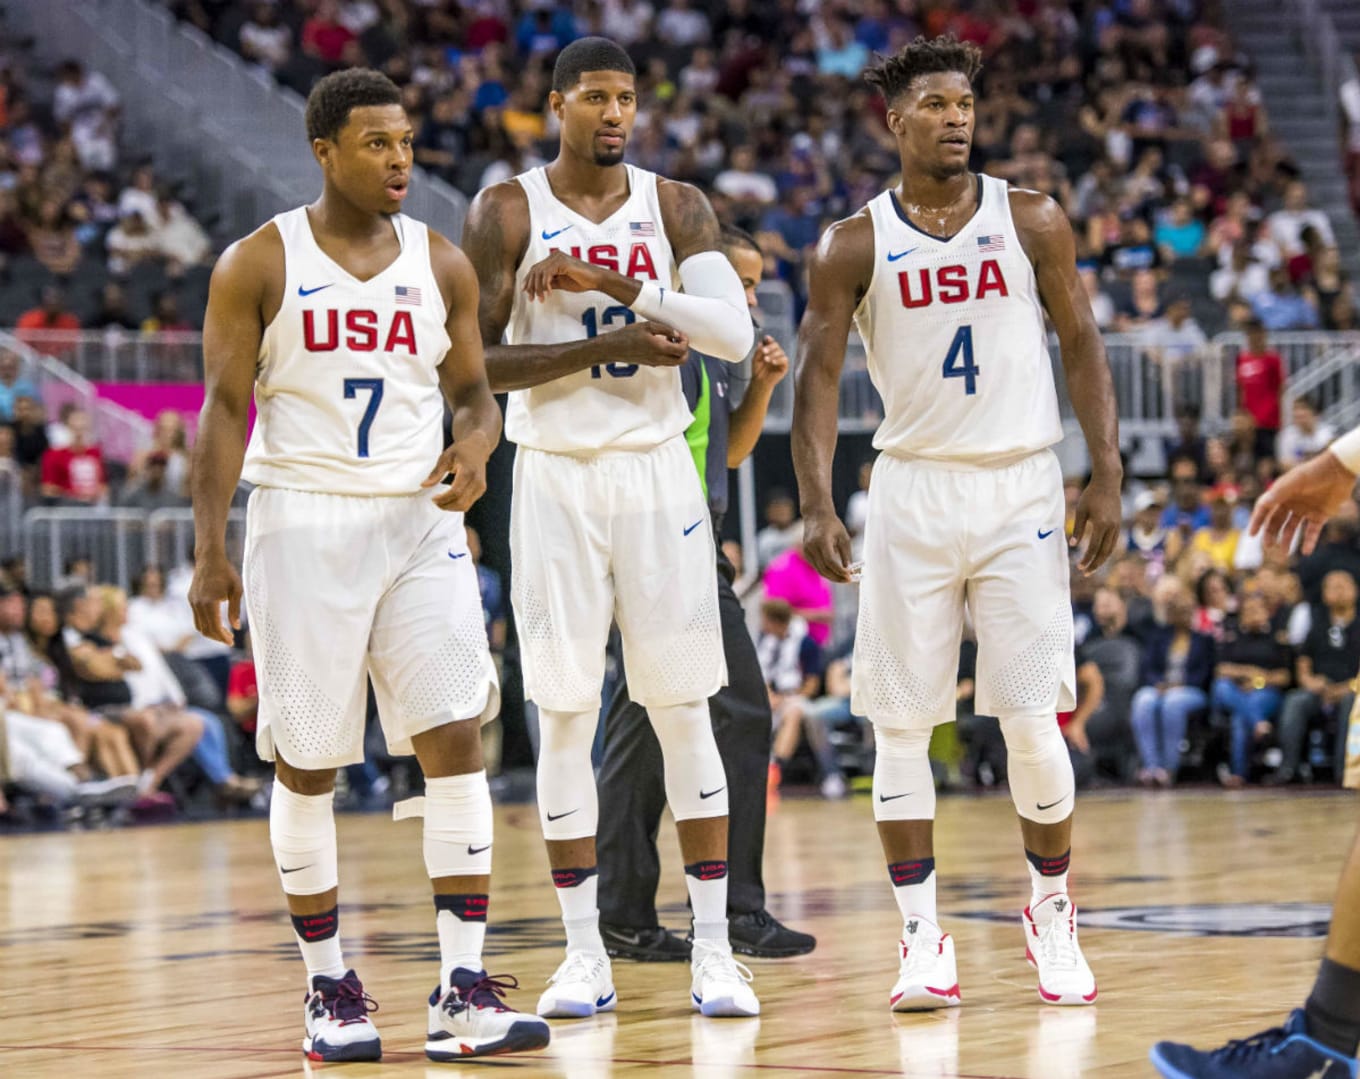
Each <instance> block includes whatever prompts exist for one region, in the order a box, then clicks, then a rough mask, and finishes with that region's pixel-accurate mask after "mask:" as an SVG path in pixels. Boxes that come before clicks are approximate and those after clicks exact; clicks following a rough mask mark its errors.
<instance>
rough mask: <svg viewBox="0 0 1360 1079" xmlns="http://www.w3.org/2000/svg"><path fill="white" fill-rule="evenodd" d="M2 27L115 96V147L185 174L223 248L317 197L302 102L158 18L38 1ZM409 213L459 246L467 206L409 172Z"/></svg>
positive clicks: (143, 12)
mask: <svg viewBox="0 0 1360 1079" xmlns="http://www.w3.org/2000/svg"><path fill="white" fill-rule="evenodd" d="M6 16H7V19H8V21H9V23H10V24H11V25H12V26H14V27H15V28H16V29H19V30H22V31H24V32H25V33H27V34H28V35H29V36H30V37H32V39H33V41H34V48H35V50H36V51H37V53H38V55H39V57H40V58H41V59H42V60H44V61H46V62H47V63H50V64H55V63H57V62H59V61H60V60H62V59H64V58H65V57H67V56H79V57H80V58H81V59H82V60H83V61H84V62H85V64H86V65H87V66H88V67H90V68H91V69H93V70H96V71H99V72H101V73H102V74H103V75H104V76H106V77H107V78H108V79H109V81H110V82H112V83H113V84H114V86H115V87H117V89H118V92H119V93H120V94H121V95H122V97H123V132H122V139H121V142H122V145H123V146H125V147H136V148H138V150H139V151H141V152H149V153H151V154H153V155H154V157H155V159H156V162H157V165H158V167H160V168H161V169H162V170H164V171H165V172H169V173H174V172H176V171H178V170H192V175H193V186H194V191H193V195H194V199H193V202H194V208H195V210H196V211H197V212H198V213H200V214H203V215H205V216H210V217H216V218H217V221H216V228H215V231H216V232H217V234H218V236H219V237H220V238H232V237H237V236H243V235H245V234H247V233H249V232H252V231H253V230H254V229H256V228H257V227H259V226H260V225H261V224H263V223H264V222H265V221H267V220H268V219H269V218H270V217H271V216H273V215H274V214H276V213H279V212H280V211H282V210H288V209H292V208H293V207H294V206H297V205H299V204H300V203H302V202H307V201H310V200H311V199H312V198H313V197H314V195H315V194H316V192H317V191H318V190H319V188H320V180H321V177H320V174H319V172H318V170H317V167H316V163H315V161H314V160H313V158H312V155H311V152H310V151H309V149H308V143H307V138H306V133H305V132H306V127H305V125H304V123H303V106H304V102H303V100H302V98H301V97H300V96H299V95H298V94H296V93H294V92H293V91H292V90H288V89H286V88H284V87H281V86H279V85H278V84H277V83H276V82H274V80H273V79H272V78H271V77H270V76H269V75H268V74H266V73H265V72H264V71H262V70H261V69H260V68H258V67H256V66H254V65H251V64H248V63H246V62H245V61H244V60H243V59H241V57H239V56H237V55H236V54H235V53H233V52H231V51H230V50H228V49H226V48H223V47H222V46H221V45H218V44H217V43H216V42H214V41H213V40H212V39H211V38H209V37H207V35H205V34H203V33H202V32H201V31H199V30H198V29H196V28H195V27H193V26H190V25H188V24H186V23H181V22H178V21H177V20H176V19H175V18H174V16H173V15H171V14H170V13H169V12H168V11H167V10H165V8H164V7H160V6H157V5H154V4H150V3H146V2H145V0H53V2H42V0H34V2H26V3H20V4H17V5H13V4H12V5H9V6H8V7H7V9H6ZM404 209H405V212H406V213H408V214H411V215H412V216H414V217H417V218H419V219H420V220H422V221H428V222H429V223H430V224H431V225H433V226H434V227H435V228H437V229H439V230H440V231H441V232H444V233H446V234H448V235H450V236H452V237H455V238H456V237H458V236H460V235H461V234H462V230H463V220H464V218H465V217H466V216H467V199H466V198H464V197H463V194H462V193H461V192H460V191H458V190H457V189H456V188H454V187H452V186H450V185H449V184H447V183H445V182H444V181H442V180H440V179H438V178H437V177H435V176H431V175H429V174H428V173H426V172H424V170H422V169H416V170H415V182H414V183H413V184H412V186H411V191H410V194H409V195H408V197H407V199H406V204H405V207H404Z"/></svg>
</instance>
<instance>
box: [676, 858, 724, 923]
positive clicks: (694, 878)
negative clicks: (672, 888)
mask: <svg viewBox="0 0 1360 1079" xmlns="http://www.w3.org/2000/svg"><path fill="white" fill-rule="evenodd" d="M685 887H686V888H688V889H689V905H690V909H691V910H693V911H694V939H695V940H722V941H726V940H727V939H728V937H727V863H726V862H725V861H723V862H720V861H716V860H713V861H704V862H695V863H693V864H692V865H687V866H685Z"/></svg>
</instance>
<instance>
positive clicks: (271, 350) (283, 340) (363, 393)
mask: <svg viewBox="0 0 1360 1079" xmlns="http://www.w3.org/2000/svg"><path fill="white" fill-rule="evenodd" d="M390 220H391V222H392V227H393V228H394V229H395V230H396V234H397V239H398V241H399V242H400V244H401V251H400V253H399V254H398V255H397V257H396V258H395V259H394V260H393V261H392V262H391V263H390V264H388V266H387V267H386V268H385V269H384V270H383V271H382V272H381V273H379V274H377V275H376V276H374V277H370V278H369V279H368V280H367V281H360V280H358V279H357V278H355V277H353V276H351V275H350V274H349V273H348V272H347V271H346V270H344V269H343V268H342V267H341V266H340V265H339V264H338V263H336V262H335V261H334V260H333V259H331V258H330V256H328V255H327V254H326V253H325V252H324V251H322V250H321V248H320V246H319V245H318V244H317V242H316V238H315V236H314V235H313V233H312V228H311V223H310V221H309V220H308V217H307V208H306V207H305V206H300V207H298V208H297V209H295V210H289V211H288V212H286V213H282V214H279V215H278V216H277V217H275V218H274V225H275V226H276V227H277V228H278V230H279V235H280V236H281V237H282V238H283V252H284V264H285V268H286V269H285V275H284V290H283V303H282V304H281V305H280V307H279V312H278V314H277V315H275V316H274V319H273V321H272V322H270V324H269V325H268V326H267V327H266V328H265V331H264V336H263V338H262V339H261V341H260V354H259V361H258V365H257V367H256V373H255V407H256V409H257V410H258V413H259V414H258V416H257V417H256V420H255V429H254V431H253V432H252V433H251V436H250V444H249V446H248V447H247V449H246V459H245V467H244V469H243V470H242V477H243V478H244V479H246V480H248V481H249V482H251V483H254V484H258V485H261V486H268V487H285V488H291V489H294V490H301V491H324V492H328V493H330V494H338V495H405V494H412V493H414V492H416V491H419V490H420V484H421V481H423V480H424V479H425V477H426V476H428V475H429V474H430V469H432V468H433V467H434V465H435V462H436V461H437V460H438V459H439V454H440V452H441V451H442V450H443V448H444V397H443V393H442V392H441V391H440V388H439V374H438V368H439V365H440V364H441V363H443V362H444V356H445V354H446V353H447V352H448V350H449V344H450V342H449V335H448V330H447V329H445V326H444V323H445V320H446V317H447V315H446V312H445V310H444V297H443V294H442V293H441V292H440V291H439V282H438V281H437V280H436V279H435V276H434V271H433V270H432V269H431V266H430V238H429V232H428V230H427V229H426V227H425V226H424V225H423V224H421V223H420V222H419V221H414V220H412V219H411V218H409V217H407V216H405V215H404V214H395V215H393V216H392V217H391V218H390Z"/></svg>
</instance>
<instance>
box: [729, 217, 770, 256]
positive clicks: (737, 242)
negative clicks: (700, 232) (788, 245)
mask: <svg viewBox="0 0 1360 1079" xmlns="http://www.w3.org/2000/svg"><path fill="white" fill-rule="evenodd" d="M718 245H719V246H720V247H721V248H722V249H723V250H724V251H736V250H739V249H740V248H743V247H745V248H747V249H748V250H750V251H754V252H755V253H756V254H757V255H759V256H760V257H761V258H764V257H765V251H764V250H763V249H762V248H761V246H760V244H758V243H756V238H755V237H754V236H752V235H751V234H750V233H749V232H747V231H746V230H745V229H739V228H737V226H736V225H724V226H723V227H722V230H721V231H720V232H719V234H718Z"/></svg>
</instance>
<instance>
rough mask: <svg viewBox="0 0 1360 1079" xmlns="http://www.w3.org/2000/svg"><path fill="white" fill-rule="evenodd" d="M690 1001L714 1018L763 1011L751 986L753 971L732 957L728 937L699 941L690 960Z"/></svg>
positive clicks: (750, 1014)
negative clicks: (726, 939) (726, 938)
mask: <svg viewBox="0 0 1360 1079" xmlns="http://www.w3.org/2000/svg"><path fill="white" fill-rule="evenodd" d="M690 973H691V981H690V987H689V995H690V1001H691V1002H692V1003H693V1005H694V1007H695V1009H696V1010H698V1011H699V1012H701V1013H703V1014H704V1015H706V1016H709V1017H710V1018H714V1017H718V1016H729V1017H733V1016H752V1015H759V1014H760V1001H759V1000H757V999H756V995H755V992H754V991H753V990H752V989H751V985H750V983H751V971H750V970H749V969H748V968H747V967H746V966H745V965H744V964H742V963H738V962H737V961H736V960H735V959H733V958H732V945H731V944H729V943H728V942H727V941H725V940H696V941H695V942H694V953H693V956H692V957H691V959H690Z"/></svg>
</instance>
